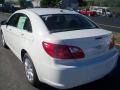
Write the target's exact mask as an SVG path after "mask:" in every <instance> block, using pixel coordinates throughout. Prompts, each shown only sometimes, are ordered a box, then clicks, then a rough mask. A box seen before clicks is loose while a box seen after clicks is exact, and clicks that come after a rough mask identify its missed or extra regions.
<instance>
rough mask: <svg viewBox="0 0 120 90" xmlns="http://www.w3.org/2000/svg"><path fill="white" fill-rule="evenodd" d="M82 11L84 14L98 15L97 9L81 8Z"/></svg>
mask: <svg viewBox="0 0 120 90" xmlns="http://www.w3.org/2000/svg"><path fill="white" fill-rule="evenodd" d="M80 13H81V14H83V15H87V16H95V15H97V13H96V11H91V10H89V9H82V10H80Z"/></svg>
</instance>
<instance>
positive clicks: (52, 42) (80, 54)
mask: <svg viewBox="0 0 120 90" xmlns="http://www.w3.org/2000/svg"><path fill="white" fill-rule="evenodd" d="M1 24H2V25H1V31H2V44H3V46H4V47H6V46H8V47H9V48H10V49H11V50H12V51H13V53H14V54H15V55H16V56H17V57H18V58H19V59H20V61H21V62H23V64H24V67H25V73H26V77H27V79H28V81H29V82H30V83H31V84H33V85H36V84H37V83H38V82H39V81H41V82H44V83H46V84H48V85H51V86H53V87H56V88H60V89H67V88H72V87H75V86H79V85H83V84H86V83H89V82H92V81H95V80H97V79H100V78H102V77H104V76H105V75H107V74H108V73H110V72H111V71H112V70H113V68H114V67H115V66H116V63H117V59H118V51H117V49H116V48H115V47H114V40H113V39H112V33H111V32H110V31H107V30H104V29H101V28H100V27H99V26H98V25H96V24H95V23H94V22H93V21H91V20H90V19H88V18H87V17H85V16H83V15H80V14H78V13H77V12H74V11H69V10H63V9H54V8H53V9H51V8H48V9H47V8H46V9H45V8H36V9H25V10H19V11H16V12H15V13H14V14H12V15H11V16H10V18H9V19H8V20H7V21H3V22H2V23H1Z"/></svg>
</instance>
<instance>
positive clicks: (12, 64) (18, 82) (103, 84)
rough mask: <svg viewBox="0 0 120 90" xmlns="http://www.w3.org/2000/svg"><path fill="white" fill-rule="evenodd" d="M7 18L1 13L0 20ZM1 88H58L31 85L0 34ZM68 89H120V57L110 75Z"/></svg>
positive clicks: (32, 89)
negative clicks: (4, 46)
mask: <svg viewBox="0 0 120 90" xmlns="http://www.w3.org/2000/svg"><path fill="white" fill-rule="evenodd" d="M6 18H8V15H7V14H2V13H0V21H1V20H5V19H6ZM96 19H97V18H96ZM98 21H99V20H98ZM118 26H119V25H118ZM113 30H114V29H113ZM0 90H58V89H55V88H52V87H50V86H48V85H46V84H40V85H39V86H38V87H33V86H32V85H30V84H29V83H28V82H27V80H26V77H25V73H24V68H23V64H22V63H21V62H20V61H19V60H18V58H17V57H16V56H15V55H14V54H13V53H12V52H11V51H10V50H9V49H5V48H3V47H1V35H0ZM68 90H120V58H119V61H118V63H117V66H116V68H115V69H114V70H113V71H112V72H111V73H110V74H109V75H107V76H105V77H104V78H102V79H100V80H97V81H94V82H92V83H89V84H86V85H82V86H79V87H76V88H73V89H68Z"/></svg>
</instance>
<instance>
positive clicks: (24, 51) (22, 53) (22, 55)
mask: <svg viewBox="0 0 120 90" xmlns="http://www.w3.org/2000/svg"><path fill="white" fill-rule="evenodd" d="M25 53H27V51H26V50H24V49H22V50H21V59H22V62H24V61H23V57H24V55H25Z"/></svg>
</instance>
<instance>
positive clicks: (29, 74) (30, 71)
mask: <svg viewBox="0 0 120 90" xmlns="http://www.w3.org/2000/svg"><path fill="white" fill-rule="evenodd" d="M23 61H24V69H25V75H26V78H27V80H28V82H29V83H30V84H32V85H34V86H37V85H38V84H39V80H38V77H37V73H36V70H35V67H34V65H33V63H32V60H31V58H30V56H29V55H28V54H27V53H26V54H25V55H24V57H23Z"/></svg>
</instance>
